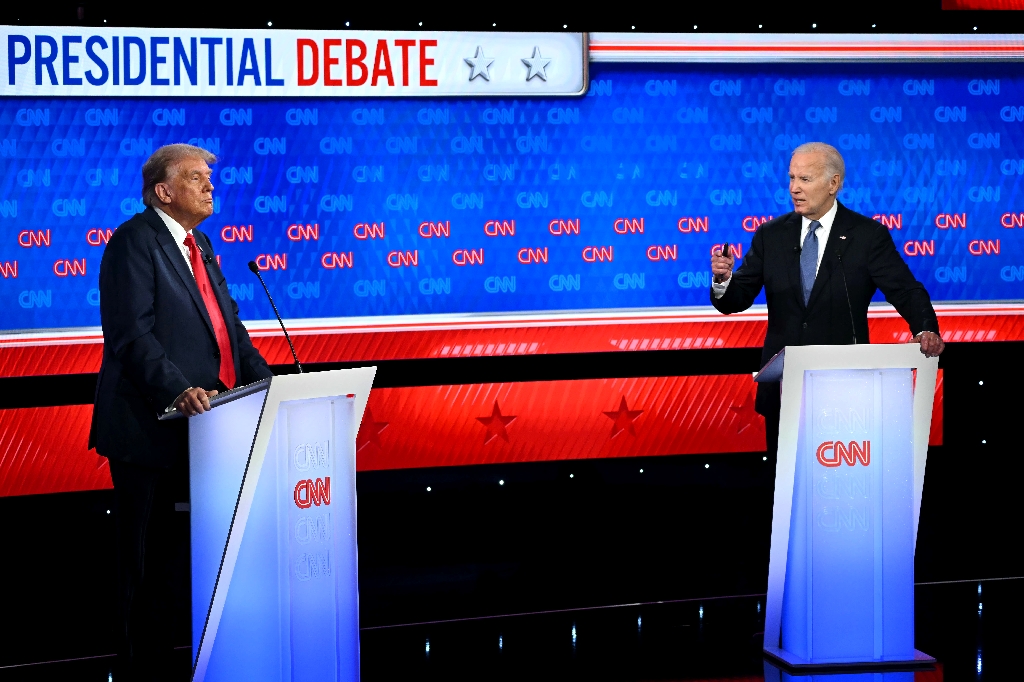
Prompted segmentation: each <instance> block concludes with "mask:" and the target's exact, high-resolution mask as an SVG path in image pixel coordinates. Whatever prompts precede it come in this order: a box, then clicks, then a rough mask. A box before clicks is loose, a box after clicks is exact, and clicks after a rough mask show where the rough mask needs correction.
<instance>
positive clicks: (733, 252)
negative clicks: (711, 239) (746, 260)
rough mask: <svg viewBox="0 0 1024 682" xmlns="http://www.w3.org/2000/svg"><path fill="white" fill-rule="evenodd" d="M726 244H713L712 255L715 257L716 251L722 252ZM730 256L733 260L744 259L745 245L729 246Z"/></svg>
mask: <svg viewBox="0 0 1024 682" xmlns="http://www.w3.org/2000/svg"><path fill="white" fill-rule="evenodd" d="M723 246H724V244H712V245H711V255H712V256H713V255H715V251H721V250H722V247H723ZM729 255H730V256H732V257H733V258H736V259H740V258H743V244H729Z"/></svg>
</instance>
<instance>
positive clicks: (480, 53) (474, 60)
mask: <svg viewBox="0 0 1024 682" xmlns="http://www.w3.org/2000/svg"><path fill="white" fill-rule="evenodd" d="M465 61H466V63H467V64H469V65H470V67H472V69H471V71H470V72H469V80H473V79H474V78H476V77H477V76H481V77H482V78H483V79H484V80H485V81H490V80H491V65H492V64H494V60H493V59H491V58H490V57H486V56H484V48H482V47H480V46H479V45H477V46H476V54H475V55H473V56H472V57H466V58H465Z"/></svg>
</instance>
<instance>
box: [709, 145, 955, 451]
mask: <svg viewBox="0 0 1024 682" xmlns="http://www.w3.org/2000/svg"><path fill="white" fill-rule="evenodd" d="M845 177H846V164H845V163H844V161H843V157H842V156H841V155H840V154H839V151H838V150H836V148H835V147H832V146H831V145H827V144H824V143H822V142H808V143H807V144H803V145H800V146H799V147H797V148H796V149H795V150H794V151H793V156H792V158H791V160H790V164H789V194H790V198H791V199H792V200H793V212H792V213H787V214H786V215H783V216H779V217H778V218H775V219H774V220H770V221H768V222H766V223H764V224H762V225H761V226H760V228H758V230H757V233H755V234H754V238H753V240H752V241H751V244H750V248H749V250H748V251H747V255H746V256H745V257H744V258H743V264H742V265H741V266H740V268H739V269H738V270H736V272H733V266H734V264H735V259H734V258H733V256H732V255H731V254H730V255H723V254H722V252H721V251H716V252H715V253H714V255H712V257H711V271H712V274H714V281H713V282H712V284H711V303H712V305H714V306H715V307H716V308H717V309H718V310H719V311H721V312H723V313H725V314H729V313H738V312H741V311H743V310H746V309H747V308H749V307H750V306H751V305H752V304H753V302H754V299H755V298H756V297H757V295H758V294H759V293H760V292H761V288H762V287H763V288H764V291H765V298H766V300H767V303H768V333H767V334H766V335H765V338H764V349H763V351H762V352H761V366H762V367H764V365H765V363H767V362H768V360H770V359H771V358H772V356H773V355H775V354H776V353H778V352H779V351H780V350H782V349H783V348H785V347H786V346H810V345H828V344H836V345H839V344H849V343H869V340H868V305H869V304H870V303H871V297H872V296H874V295H875V291H877V290H881V291H882V293H883V294H884V295H885V299H886V300H887V301H888V302H889V303H891V304H892V305H893V307H895V308H896V310H897V311H898V312H899V314H900V315H902V316H903V319H904V320H906V321H907V324H908V325H909V326H910V330H911V333H912V334H913V341H914V342H918V343H920V344H921V352H922V353H924V354H925V355H926V356H929V357H933V356H936V355H938V354H940V353H941V352H942V350H943V348H944V344H943V342H942V337H940V336H939V322H938V319H937V318H936V317H935V310H934V309H933V308H932V304H931V299H930V298H929V296H928V292H927V291H925V288H924V286H923V285H922V284H921V283H920V282H918V281H917V280H916V279H915V278H914V275H913V274H912V273H911V272H910V268H908V267H907V264H906V263H905V262H904V261H903V258H902V257H901V256H900V254H899V252H898V251H897V250H896V245H895V244H894V243H893V240H892V236H891V235H890V234H889V230H888V229H887V228H886V227H885V226H883V225H882V224H880V223H878V222H876V221H874V220H872V219H871V218H868V217H866V216H862V215H860V214H857V213H854V212H853V211H851V210H850V209H848V208H846V207H845V206H843V205H842V204H840V203H839V201H838V200H837V198H836V195H837V194H838V193H839V190H840V189H842V186H843V180H844V179H845ZM855 338H856V341H855V340H854V339H855ZM754 407H755V409H756V410H757V412H758V413H759V414H762V415H764V417H765V431H766V435H767V441H768V452H769V453H770V454H772V455H774V454H775V452H776V450H777V449H778V441H779V408H780V399H779V385H778V384H777V383H772V384H770V383H762V384H758V386H757V400H756V401H755V404H754Z"/></svg>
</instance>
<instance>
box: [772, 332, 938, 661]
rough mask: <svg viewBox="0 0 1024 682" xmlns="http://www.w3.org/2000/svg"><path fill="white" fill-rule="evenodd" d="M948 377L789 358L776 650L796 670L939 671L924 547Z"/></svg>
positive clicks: (910, 361)
mask: <svg viewBox="0 0 1024 682" xmlns="http://www.w3.org/2000/svg"><path fill="white" fill-rule="evenodd" d="M915 353H916V355H915ZM936 364H937V363H936V362H935V361H934V360H928V359H925V358H924V357H923V356H922V355H921V354H920V351H919V350H916V349H914V348H907V347H902V348H901V347H896V346H889V347H883V346H846V347H841V348H839V347H831V348H830V347H820V346H819V347H813V346H811V347H803V348H791V349H787V357H786V366H785V369H784V375H783V376H784V381H783V400H782V412H781V416H780V444H779V459H778V464H777V470H776V497H775V511H774V517H775V518H773V524H772V525H773V528H772V557H771V560H770V568H769V589H768V600H767V610H766V620H765V642H764V651H765V653H766V654H767V655H768V656H770V657H772V658H773V659H775V660H777V661H779V662H780V663H781V664H783V665H784V666H786V667H789V668H794V669H802V670H803V671H804V672H810V671H812V670H814V669H820V670H822V671H824V670H827V669H829V668H832V667H842V668H846V669H858V668H871V669H884V668H885V667H890V668H891V667H892V666H893V665H895V666H900V667H903V669H906V667H907V666H910V667H920V666H922V665H928V664H930V663H933V662H934V661H933V659H931V658H930V657H929V656H927V655H925V654H922V653H920V652H918V651H916V650H915V649H914V547H915V544H916V543H915V540H916V531H917V519H918V514H919V510H920V506H919V505H920V494H921V487H922V486H923V480H924V464H925V461H926V457H927V449H926V447H922V444H923V443H926V442H927V441H926V438H927V423H928V421H929V420H930V416H931V414H930V412H931V409H930V408H931V404H930V398H931V395H932V393H931V391H932V390H934V389H933V386H934V371H935V366H936ZM915 370H916V375H915ZM915 384H916V385H915ZM926 401H927V402H926Z"/></svg>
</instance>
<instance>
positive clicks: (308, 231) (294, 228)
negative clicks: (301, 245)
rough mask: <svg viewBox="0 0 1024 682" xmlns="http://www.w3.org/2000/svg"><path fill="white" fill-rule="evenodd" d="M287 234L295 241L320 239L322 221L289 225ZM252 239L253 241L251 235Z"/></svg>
mask: <svg viewBox="0 0 1024 682" xmlns="http://www.w3.org/2000/svg"><path fill="white" fill-rule="evenodd" d="M250 229H251V226H250ZM287 234H288V239H290V240H292V241H293V242H309V241H314V242H315V241H317V240H318V239H320V223H313V224H312V225H297V224H296V225H289V226H288V232H287ZM250 241H252V239H251V237H250Z"/></svg>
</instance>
